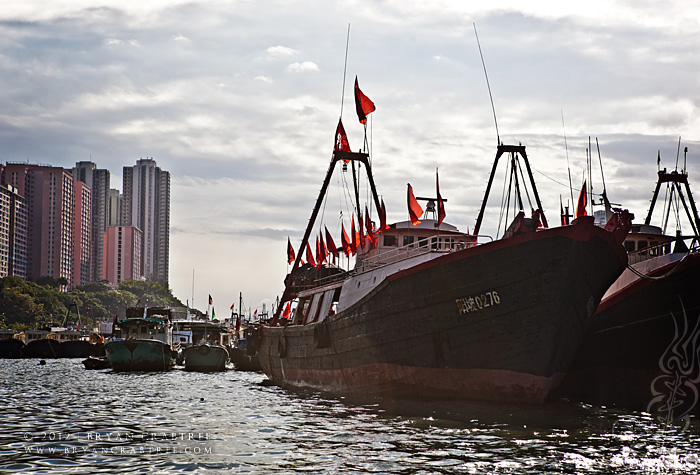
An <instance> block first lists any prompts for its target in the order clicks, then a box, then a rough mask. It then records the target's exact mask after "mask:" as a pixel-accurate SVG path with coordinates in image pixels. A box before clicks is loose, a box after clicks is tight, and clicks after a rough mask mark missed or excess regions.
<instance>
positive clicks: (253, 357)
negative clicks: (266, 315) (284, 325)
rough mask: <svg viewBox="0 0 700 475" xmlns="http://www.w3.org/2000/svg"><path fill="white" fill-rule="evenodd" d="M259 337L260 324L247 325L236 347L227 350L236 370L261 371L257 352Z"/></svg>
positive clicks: (260, 331) (260, 333)
mask: <svg viewBox="0 0 700 475" xmlns="http://www.w3.org/2000/svg"><path fill="white" fill-rule="evenodd" d="M261 320H262V319H261ZM261 336H262V325H261V324H254V325H247V326H246V327H245V328H244V329H243V338H239V339H238V342H237V344H236V346H235V347H232V348H230V349H229V353H230V355H231V362H232V363H233V366H234V367H235V368H236V370H238V371H262V366H261V365H260V357H259V356H258V351H257V349H258V345H259V343H260V338H261Z"/></svg>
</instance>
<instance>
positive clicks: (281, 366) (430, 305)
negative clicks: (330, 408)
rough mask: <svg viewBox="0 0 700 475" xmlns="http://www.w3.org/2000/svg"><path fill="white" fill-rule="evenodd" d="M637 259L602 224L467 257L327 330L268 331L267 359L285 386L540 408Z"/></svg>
mask: <svg viewBox="0 0 700 475" xmlns="http://www.w3.org/2000/svg"><path fill="white" fill-rule="evenodd" d="M626 262H627V257H626V254H625V253H624V250H623V248H622V246H620V245H619V244H617V243H616V242H615V241H614V239H613V236H612V235H611V234H610V233H608V232H606V231H604V230H603V229H600V228H597V227H595V226H594V225H593V223H592V219H582V220H579V222H577V223H576V224H575V225H572V226H567V227H562V228H556V229H549V230H543V231H538V232H537V233H529V234H524V235H519V236H515V237H511V238H508V239H503V240H500V241H495V242H492V243H488V244H484V245H481V246H477V247H473V248H468V249H465V250H461V251H457V252H454V253H450V254H448V255H445V256H442V257H439V258H436V259H433V260H431V261H428V262H424V263H422V264H420V265H417V266H415V267H412V268H409V269H406V270H403V271H400V272H397V273H396V274H393V275H390V276H389V277H387V278H386V279H385V280H384V281H382V282H381V283H379V284H378V285H377V287H376V288H374V289H373V290H372V291H371V292H370V293H369V294H368V295H366V296H365V297H364V298H362V299H361V300H360V301H359V302H357V303H356V304H354V305H352V306H351V307H349V308H348V309H346V310H344V311H341V312H339V313H338V314H337V315H335V316H333V317H329V318H328V319H327V320H326V321H324V322H322V323H319V324H311V325H289V326H286V327H265V328H264V333H263V337H262V342H261V344H260V347H259V350H258V354H259V356H260V362H261V365H262V368H263V370H264V371H265V373H266V374H267V375H268V376H269V377H270V379H271V380H272V381H273V382H275V383H277V384H280V385H285V386H298V387H304V386H306V387H312V388H317V389H321V390H329V391H333V392H339V393H343V394H390V395H397V396H402V395H409V396H412V397H431V398H458V399H493V400H504V401H523V402H535V403H540V402H543V401H544V400H545V399H546V398H547V396H548V395H549V394H550V393H551V391H552V390H553V389H554V388H555V387H556V386H557V385H558V383H559V382H560V381H561V379H562V378H563V376H564V374H565V372H566V371H567V369H568V367H569V365H570V363H571V361H572V359H573V357H574V354H575V351H576V350H577V349H578V347H579V345H580V343H581V340H582V338H583V335H584V332H585V330H586V328H587V324H588V321H589V318H590V316H591V315H592V314H593V313H594V312H595V309H596V307H597V305H598V303H599V302H600V299H601V298H602V296H603V294H604V293H605V291H606V289H607V288H608V287H609V286H610V284H612V282H613V281H615V279H616V278H617V277H618V276H619V275H620V273H621V272H622V270H623V269H624V267H625V265H626ZM472 304H473V307H472V306H471V305H472Z"/></svg>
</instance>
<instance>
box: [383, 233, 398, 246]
mask: <svg viewBox="0 0 700 475" xmlns="http://www.w3.org/2000/svg"><path fill="white" fill-rule="evenodd" d="M384 246H385V247H388V246H396V236H393V235H391V234H385V235H384Z"/></svg>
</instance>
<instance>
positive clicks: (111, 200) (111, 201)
mask: <svg viewBox="0 0 700 475" xmlns="http://www.w3.org/2000/svg"><path fill="white" fill-rule="evenodd" d="M121 222H122V198H121V196H120V193H119V190H115V189H113V188H111V189H110V190H109V191H108V192H107V226H119V225H120V224H121Z"/></svg>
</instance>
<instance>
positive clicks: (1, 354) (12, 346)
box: [0, 338, 24, 358]
mask: <svg viewBox="0 0 700 475" xmlns="http://www.w3.org/2000/svg"><path fill="white" fill-rule="evenodd" d="M22 348H24V342H23V341H22V340H17V339H15V338H9V339H5V340H0V358H21V357H22Z"/></svg>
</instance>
